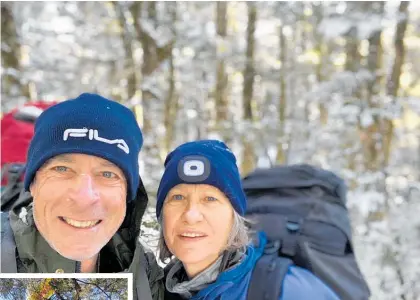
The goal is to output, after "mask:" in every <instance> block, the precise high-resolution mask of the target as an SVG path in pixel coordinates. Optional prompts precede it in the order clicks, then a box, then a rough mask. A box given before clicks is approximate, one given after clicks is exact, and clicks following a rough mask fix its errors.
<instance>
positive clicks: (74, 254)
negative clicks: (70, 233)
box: [51, 245, 103, 261]
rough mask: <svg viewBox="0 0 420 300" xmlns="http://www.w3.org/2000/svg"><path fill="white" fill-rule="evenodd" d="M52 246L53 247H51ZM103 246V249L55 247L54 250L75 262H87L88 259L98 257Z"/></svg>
mask: <svg viewBox="0 0 420 300" xmlns="http://www.w3.org/2000/svg"><path fill="white" fill-rule="evenodd" d="M51 246H52V245H51ZM102 247H103V246H101V247H92V246H87V247H79V248H78V249H75V248H74V246H73V248H71V247H54V246H52V248H53V249H54V250H55V251H57V252H58V254H60V255H61V256H63V257H65V258H67V259H70V260H75V261H85V260H88V259H91V258H93V257H95V256H96V255H98V253H99V251H101V249H102Z"/></svg>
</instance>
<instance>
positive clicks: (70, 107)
mask: <svg viewBox="0 0 420 300" xmlns="http://www.w3.org/2000/svg"><path fill="white" fill-rule="evenodd" d="M142 144H143V136H142V133H141V130H140V128H139V126H138V124H137V121H136V118H135V116H134V114H133V113H132V112H131V110H129V109H128V108H127V107H125V106H123V105H121V104H119V103H117V102H115V101H112V100H108V99H106V98H103V97H101V96H99V95H96V94H87V93H85V94H81V95H80V96H79V97H77V98H76V99H71V100H67V101H64V102H61V103H59V104H56V105H54V106H52V107H50V108H48V109H47V110H45V111H44V112H43V113H42V114H41V115H40V116H39V118H38V119H37V121H36V123H35V132H34V137H33V138H32V141H31V144H30V146H29V149H28V156H27V164H26V172H25V180H24V185H25V190H27V191H29V186H30V185H31V183H32V180H33V179H34V176H35V173H36V172H37V170H38V169H39V168H40V167H41V166H42V165H43V164H44V163H45V162H46V161H47V160H48V159H50V158H52V157H54V156H56V155H59V154H65V153H83V154H89V155H95V156H98V157H101V158H104V159H106V160H108V161H110V162H112V163H114V164H115V165H117V166H118V167H119V168H121V170H122V171H123V172H124V175H125V177H126V179H127V200H132V199H134V197H135V196H136V193H137V188H138V185H139V181H140V175H139V163H138V155H139V152H140V149H141V146H142Z"/></svg>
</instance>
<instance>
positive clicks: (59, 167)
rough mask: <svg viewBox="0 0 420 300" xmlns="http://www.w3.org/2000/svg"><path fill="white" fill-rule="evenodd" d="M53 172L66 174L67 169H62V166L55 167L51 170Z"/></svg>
mask: <svg viewBox="0 0 420 300" xmlns="http://www.w3.org/2000/svg"><path fill="white" fill-rule="evenodd" d="M53 169H54V170H55V171H57V172H61V173H62V172H66V171H68V169H69V168H67V167H64V166H57V167H54V168H53Z"/></svg>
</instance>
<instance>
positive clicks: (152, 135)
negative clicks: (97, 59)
mask: <svg viewBox="0 0 420 300" xmlns="http://www.w3.org/2000/svg"><path fill="white" fill-rule="evenodd" d="M143 5H148V9H147V13H148V16H147V17H148V18H149V19H151V21H152V22H153V23H154V24H156V23H157V20H156V6H155V5H156V4H155V3H154V2H142V1H135V2H133V4H132V5H131V6H130V12H131V14H132V16H133V24H134V29H135V31H136V34H137V37H138V39H139V41H140V42H141V45H142V48H143V63H142V66H141V75H142V81H143V83H144V82H145V81H146V82H147V80H148V78H149V77H150V76H151V75H152V73H153V72H154V71H155V70H156V69H157V68H158V67H159V65H160V64H161V63H162V62H163V61H164V60H165V59H167V58H168V57H169V56H170V54H171V52H172V47H173V43H174V41H173V40H172V41H170V42H169V43H167V44H166V45H164V46H162V47H159V46H158V44H157V42H156V41H155V40H154V39H153V37H151V36H150V35H149V33H148V32H147V31H145V30H143V28H142V26H141V23H140V18H141V17H142V10H143V9H144V7H143ZM146 86H147V85H144V84H143V86H142V88H141V94H142V111H143V113H142V115H143V128H142V131H143V135H144V140H145V142H144V146H143V151H142V152H143V153H144V155H145V156H146V157H147V158H148V159H146V160H144V173H145V174H151V173H152V171H153V164H152V163H153V161H156V160H158V161H161V159H160V150H159V149H158V148H159V145H158V144H159V138H158V136H157V132H156V130H154V129H153V128H154V124H153V118H154V116H155V114H154V112H153V111H152V102H153V101H157V100H159V99H158V97H157V95H154V94H153V92H152V91H151V90H150V89H149V88H147V87H146Z"/></svg>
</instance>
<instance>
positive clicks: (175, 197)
mask: <svg viewBox="0 0 420 300" xmlns="http://www.w3.org/2000/svg"><path fill="white" fill-rule="evenodd" d="M172 199H174V200H182V199H184V196H182V195H179V194H177V195H173V196H172Z"/></svg>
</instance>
